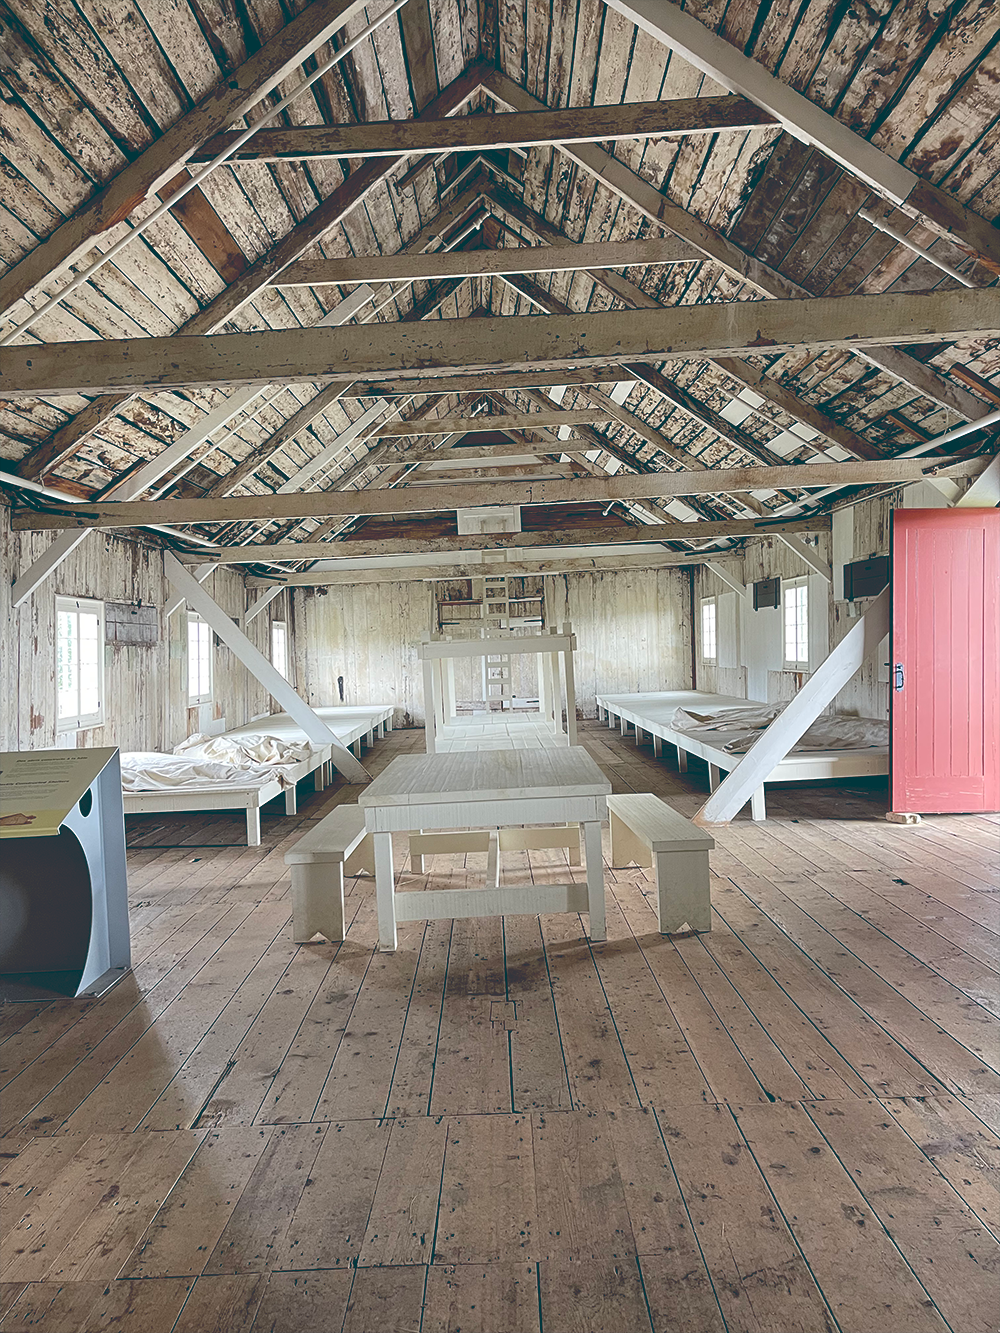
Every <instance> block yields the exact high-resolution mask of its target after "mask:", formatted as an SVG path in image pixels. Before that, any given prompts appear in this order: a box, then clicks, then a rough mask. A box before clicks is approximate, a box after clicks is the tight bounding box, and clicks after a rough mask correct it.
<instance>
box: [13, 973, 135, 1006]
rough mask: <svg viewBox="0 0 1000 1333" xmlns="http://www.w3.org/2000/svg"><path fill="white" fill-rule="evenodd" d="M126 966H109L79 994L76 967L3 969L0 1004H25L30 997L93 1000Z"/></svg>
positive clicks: (78, 976)
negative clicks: (44, 969)
mask: <svg viewBox="0 0 1000 1333" xmlns="http://www.w3.org/2000/svg"><path fill="white" fill-rule="evenodd" d="M130 970H131V969H130V968H127V967H112V968H109V969H108V971H107V972H104V973H102V974H101V976H99V977H97V978H96V979H95V980H94V981H92V982H91V983H90V985H89V986H88V987H87V989H86V990H85V991H83V992H81V994H80V995H79V996H77V995H76V990H77V987H78V986H79V984H80V972H79V969H76V970H70V971H68V972H4V973H0V1004H17V1003H25V1002H27V1001H31V1000H35V1001H37V1000H67V999H72V998H73V997H74V996H76V998H77V999H80V1000H84V999H94V998H96V997H97V996H98V995H103V994H104V993H105V991H109V990H110V989H111V987H112V986H113V985H114V984H115V982H117V981H121V979H122V977H124V976H126V975H127V974H128V972H129V971H130Z"/></svg>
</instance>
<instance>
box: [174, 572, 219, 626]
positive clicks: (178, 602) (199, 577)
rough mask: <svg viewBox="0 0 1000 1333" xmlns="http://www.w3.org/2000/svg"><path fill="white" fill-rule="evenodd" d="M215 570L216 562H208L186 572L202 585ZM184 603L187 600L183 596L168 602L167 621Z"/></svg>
mask: <svg viewBox="0 0 1000 1333" xmlns="http://www.w3.org/2000/svg"><path fill="white" fill-rule="evenodd" d="M217 568H218V561H217V560H209V561H207V562H206V563H205V564H201V565H198V566H197V567H196V568H195V569H193V570H188V571H187V572H188V573H189V574H191V575H192V577H193V578H194V579H195V580H196V582H198V583H204V582H205V580H206V579H207V578H208V576H209V574H211V573H212V572H213V570H215V569H217ZM186 601H187V598H186V597H184V595H183V594H180V595H179V596H175V597H173V598H172V599H171V600H170V601H168V602H167V606H166V617H167V619H168V620H169V619H170V617H171V616H172V615H174V614H175V613H176V612H177V611H179V610H180V609H181V607H182V606H184V605H185V603H186Z"/></svg>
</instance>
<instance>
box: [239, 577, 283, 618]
mask: <svg viewBox="0 0 1000 1333" xmlns="http://www.w3.org/2000/svg"><path fill="white" fill-rule="evenodd" d="M284 586H285V585H284V584H283V583H276V584H275V585H274V587H273V588H264V589H263V590H262V591H261V592H260V593H259V594H258V595H257V597H256V598H255V599H254V601H253V603H252V605H250V606H248V607H247V609H246V614H245V615H244V617H243V625H244V627H246V626H247V625H249V624H250V621H251V620H254V619H255V618H256V617H257V616H259V615H260V613H261V611H263V610H264V608H265V607H267V606H270V605H271V603H272V602H273V601H274V599H275V598H276V597H277V596H278V594H279V593H280V592H281V591H282V589H283V588H284Z"/></svg>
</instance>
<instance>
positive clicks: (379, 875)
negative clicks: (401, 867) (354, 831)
mask: <svg viewBox="0 0 1000 1333" xmlns="http://www.w3.org/2000/svg"><path fill="white" fill-rule="evenodd" d="M372 842H373V843H374V844H375V903H376V907H377V909H378V947H379V951H380V952H381V953H395V950H396V904H395V902H394V901H393V899H394V896H395V892H396V885H395V877H394V875H393V870H392V834H391V833H373V834H372Z"/></svg>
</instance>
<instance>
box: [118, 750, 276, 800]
mask: <svg viewBox="0 0 1000 1333" xmlns="http://www.w3.org/2000/svg"><path fill="white" fill-rule="evenodd" d="M120 759H121V769H122V790H123V791H126V792H129V791H173V790H176V789H177V788H179V787H216V786H221V785H223V784H225V785H227V786H234V787H261V786H263V785H264V784H265V783H268V782H273V781H274V780H275V778H278V780H279V781H280V783H281V785H282V787H289V786H291V781H290V779H289V778H288V777H286V774H285V772H284V771H283V770H282V769H281V768H278V767H275V766H273V765H272V766H270V767H269V766H267V765H266V764H244V765H236V764H222V763H213V762H210V761H208V760H200V759H194V760H192V759H188V758H184V757H181V756H178V755H176V754H160V753H159V752H158V751H156V750H133V751H130V752H128V753H125V754H122V755H121V756H120Z"/></svg>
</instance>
